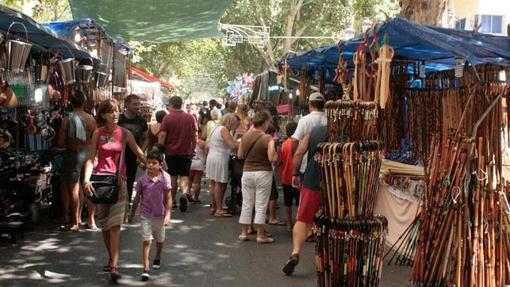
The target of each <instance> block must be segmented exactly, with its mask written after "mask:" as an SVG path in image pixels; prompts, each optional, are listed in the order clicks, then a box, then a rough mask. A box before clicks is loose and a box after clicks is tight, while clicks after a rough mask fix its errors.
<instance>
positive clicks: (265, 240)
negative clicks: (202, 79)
mask: <svg viewBox="0 0 510 287" xmlns="http://www.w3.org/2000/svg"><path fill="white" fill-rule="evenodd" d="M273 242H274V238H273V237H257V243H259V244H268V243H273Z"/></svg>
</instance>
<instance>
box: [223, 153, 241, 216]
mask: <svg viewBox="0 0 510 287" xmlns="http://www.w3.org/2000/svg"><path fill="white" fill-rule="evenodd" d="M228 166H229V170H230V187H231V191H230V195H229V196H227V197H226V198H225V205H226V206H227V208H228V212H229V213H230V214H236V213H237V207H241V205H242V204H243V194H242V192H241V177H242V176H243V166H244V160H241V159H239V158H237V156H236V155H235V154H231V155H230V161H229V164H228Z"/></svg>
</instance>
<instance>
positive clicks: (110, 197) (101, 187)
mask: <svg viewBox="0 0 510 287" xmlns="http://www.w3.org/2000/svg"><path fill="white" fill-rule="evenodd" d="M90 183H92V186H93V187H94V191H93V194H92V196H91V197H90V198H89V199H90V201H92V203H95V204H114V203H116V202H117V200H118V199H119V189H120V187H119V180H118V176H116V175H110V174H93V175H92V176H91V177H90Z"/></svg>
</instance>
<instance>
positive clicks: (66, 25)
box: [44, 18, 132, 54]
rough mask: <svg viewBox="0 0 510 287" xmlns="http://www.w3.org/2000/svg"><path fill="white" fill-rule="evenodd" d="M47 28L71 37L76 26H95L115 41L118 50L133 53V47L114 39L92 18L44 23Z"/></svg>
mask: <svg viewBox="0 0 510 287" xmlns="http://www.w3.org/2000/svg"><path fill="white" fill-rule="evenodd" d="M44 26H46V27H47V28H49V29H50V30H52V31H53V32H55V33H56V34H57V35H59V36H60V37H62V38H70V37H72V36H73V33H74V29H75V27H80V28H81V29H82V30H85V31H87V28H94V29H97V30H99V31H101V33H102V34H104V36H105V37H106V38H107V39H109V40H110V41H112V42H114V43H115V47H116V49H117V50H119V51H121V52H122V53H123V54H132V49H131V48H130V47H129V46H128V45H126V44H125V43H124V42H123V41H122V40H119V39H114V38H112V37H111V36H110V35H108V33H107V32H106V30H105V29H104V28H103V26H101V25H100V24H99V23H98V22H97V21H95V20H94V19H90V18H85V19H76V20H70V21H60V22H52V23H47V24H44Z"/></svg>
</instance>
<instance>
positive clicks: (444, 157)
mask: <svg viewBox="0 0 510 287" xmlns="http://www.w3.org/2000/svg"><path fill="white" fill-rule="evenodd" d="M508 66H510V39H509V38H508V37H501V36H493V35H483V34H478V33H474V32H467V31H456V30H451V29H444V28H436V27H429V26H422V25H418V24H416V23H412V22H410V21H408V20H406V19H403V18H395V19H391V20H388V21H386V22H385V23H383V24H380V25H374V26H373V27H372V29H369V30H368V31H367V32H366V33H365V34H364V35H361V36H358V37H356V38H354V39H351V40H349V41H346V42H342V43H339V44H337V45H331V46H328V47H322V48H318V49H315V50H312V51H308V52H305V53H301V54H297V55H289V56H287V57H284V59H282V60H281V61H280V63H279V67H280V69H281V70H280V73H281V74H282V75H294V76H301V77H303V78H306V79H307V80H308V81H309V83H310V84H316V85H317V86H318V87H319V90H321V91H322V92H324V93H326V94H329V95H330V96H331V97H332V98H331V99H332V100H334V101H332V102H329V103H328V104H327V105H326V113H327V114H328V131H329V134H330V138H329V140H330V145H337V147H338V146H343V147H345V145H346V143H348V142H351V141H352V140H353V135H354V136H356V137H358V138H354V140H366V139H372V140H374V139H376V140H380V141H382V142H383V143H384V145H383V146H384V150H385V153H386V157H389V158H390V159H393V160H397V161H400V162H405V163H411V164H416V163H418V164H419V165H421V166H423V165H426V168H425V175H426V176H425V177H424V180H425V183H426V185H423V186H424V188H421V189H420V190H421V194H422V196H418V198H419V205H420V206H421V212H418V215H416V216H415V215H414V214H416V212H417V211H418V208H412V206H410V205H409V204H407V206H408V207H410V208H412V212H404V213H403V214H407V215H405V216H406V217H407V218H398V215H396V214H395V213H394V211H395V208H401V207H402V204H400V206H397V205H398V204H399V201H398V200H406V202H411V199H410V198H407V199H406V195H409V194H413V193H415V191H416V190H417V189H416V186H417V184H420V185H421V184H422V183H420V180H419V178H420V177H419V175H417V174H415V173H413V172H406V170H407V169H412V168H413V166H407V167H405V166H404V167H403V168H404V169H403V171H395V170H391V169H390V170H389V171H386V173H385V174H383V175H382V176H383V177H384V182H385V183H386V184H385V185H384V186H388V187H391V188H386V189H385V187H384V186H383V188H380V189H379V190H378V195H377V197H376V198H378V200H377V201H376V202H375V207H374V208H375V210H378V211H380V212H381V213H383V214H384V213H386V214H384V215H387V218H388V219H389V220H391V219H392V218H393V220H400V222H401V223H402V222H409V223H411V224H410V225H409V226H408V228H405V229H404V230H403V233H404V234H403V235H402V236H401V237H400V236H399V237H398V238H396V235H395V234H394V235H393V236H391V237H393V240H395V238H396V239H397V240H396V242H397V243H399V244H397V245H396V246H395V245H394V246H395V248H396V250H397V253H399V254H401V253H404V254H405V258H403V259H402V258H401V259H402V260H400V261H401V262H403V264H404V265H412V266H413V272H412V276H411V280H412V281H413V282H414V283H416V284H421V285H423V286H430V285H437V284H455V285H456V286H473V284H474V285H477V286H503V285H504V284H508V283H509V282H508V278H509V275H510V274H509V272H510V270H508V269H507V268H506V267H505V266H506V264H507V263H508V262H509V261H508V258H509V251H508V250H510V246H508V243H507V242H508V241H507V240H508V234H507V233H506V232H505V230H503V229H502V226H503V225H504V224H506V222H508V213H507V211H508V210H507V208H506V204H505V203H506V200H507V199H506V198H507V194H506V193H507V191H506V189H505V180H504V178H503V177H502V162H503V158H502V154H501V151H502V144H503V143H504V142H508V139H506V141H503V136H505V133H503V128H502V127H505V129H506V128H508V118H507V117H508V116H509V113H508V111H507V110H506V109H507V107H508V106H507V105H506V104H505V103H506V102H507V100H508V97H509V96H510V93H509V89H508V85H507V82H505V77H504V76H505V74H508V71H509V70H508ZM507 80H508V79H507ZM326 83H330V84H331V83H332V84H333V85H336V86H337V89H336V90H329V91H328V89H327V86H326ZM303 86H304V87H303V88H304V91H302V93H301V94H302V95H305V96H304V99H303V100H304V101H306V95H307V94H309V87H308V86H309V85H303ZM502 99H504V100H502ZM374 106H375V107H376V108H374ZM370 109H373V112H367V110H370ZM506 134H507V133H506ZM348 146H349V147H350V145H348ZM327 152H328V156H327V157H326V158H327V159H329V161H327V162H328V164H326V165H325V166H326V167H328V166H329V165H330V164H331V163H330V162H331V158H335V157H334V155H333V157H332V155H331V152H333V153H334V152H335V148H333V149H332V150H328V151H327ZM336 153H337V154H338V155H337V157H339V158H343V159H344V160H346V159H349V162H350V161H351V160H352V157H347V158H346V157H345V156H346V155H347V154H346V153H345V148H344V150H343V153H342V152H339V151H336ZM358 162H359V161H358ZM361 162H363V161H361ZM342 165H345V163H343V164H338V167H337V168H333V170H335V169H337V171H336V172H337V173H338V174H339V175H343V176H352V172H353V170H352V169H346V170H344V169H343V168H345V166H344V167H343V168H342ZM328 168H331V167H328ZM354 171H356V170H355V169H354ZM346 172H349V173H347V174H346ZM326 176H327V173H326ZM328 178H329V177H325V178H324V179H325V180H326V181H327V180H331V178H329V179H328ZM416 178H418V182H416V183H412V184H411V182H412V181H413V180H415V179H416ZM369 182H370V180H369ZM403 182H404V183H406V184H407V186H408V187H407V188H395V187H396V186H398V185H399V183H400V184H401V183H403ZM346 183H347V186H344V185H340V186H336V187H335V186H333V187H332V188H330V189H329V191H328V190H323V193H328V192H329V193H330V195H331V194H333V195H334V194H335V192H339V191H338V189H340V190H343V189H345V188H353V187H352V185H353V183H348V182H347V181H346ZM326 184H327V183H326ZM372 184H373V183H372ZM326 186H327V185H326ZM349 186H350V187H349ZM354 186H355V188H354V191H353V193H352V195H351V197H350V198H351V199H352V198H353V197H354V198H356V197H360V196H362V195H363V194H364V193H363V192H365V193H366V189H365V188H366V186H365V185H363V184H360V185H359V186H358V185H357V182H356V184H354ZM404 186H405V185H404ZM411 187H412V188H411ZM381 189H383V192H381ZM331 191H333V193H331ZM387 191H390V193H391V195H389V194H388V193H387ZM347 194H349V193H347ZM402 195H404V196H402ZM342 196H343V195H342ZM388 196H391V197H388ZM333 198H334V199H335V200H338V199H339V198H342V197H341V196H340V195H337V196H333ZM395 198H398V200H396V199H395ZM473 199H474V200H473ZM345 200H347V202H349V199H348V198H347V199H345ZM326 202H327V201H326ZM342 202H343V201H342ZM384 204H392V206H379V207H377V206H378V205H384ZM339 206H340V209H341V210H345V209H346V207H345V206H344V207H342V206H343V205H339ZM326 212H328V211H327V208H326ZM351 219H352V220H358V218H355V217H351ZM388 225H389V226H390V228H391V227H392V226H397V225H398V224H395V223H389V224H388ZM400 229H402V225H400ZM353 230H354V229H353ZM390 232H391V231H390ZM319 235H320V234H319ZM320 236H321V235H320ZM438 238H439V240H438ZM400 246H404V247H403V248H401V247H400ZM318 256H326V255H325V254H324V252H321V251H320V250H318ZM353 256H355V255H353ZM358 259H359V258H358ZM353 260H355V259H353ZM355 261H356V260H355ZM495 262H499V265H496V264H495ZM495 266H497V267H495ZM323 267H324V266H318V269H319V270H320V271H321V272H322V268H323ZM504 267H505V268H504ZM329 268H332V267H331V266H329ZM335 270H336V269H329V270H326V272H333V273H334V272H335ZM321 285H324V284H321ZM370 286H376V284H375V283H374V285H370Z"/></svg>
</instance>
